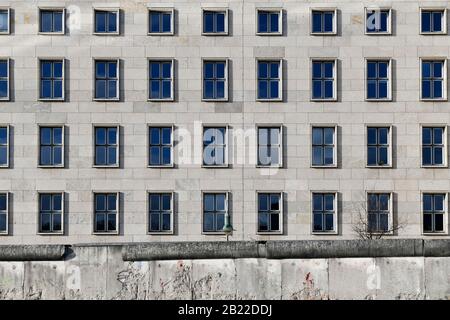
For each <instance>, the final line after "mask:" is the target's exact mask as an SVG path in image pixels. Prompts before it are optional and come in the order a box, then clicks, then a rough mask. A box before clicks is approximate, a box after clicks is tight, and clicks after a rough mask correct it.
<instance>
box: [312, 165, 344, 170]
mask: <svg viewBox="0 0 450 320" xmlns="http://www.w3.org/2000/svg"><path fill="white" fill-rule="evenodd" d="M310 167H311V168H314V169H336V168H337V164H330V165H318V164H312V165H311V166H310Z"/></svg>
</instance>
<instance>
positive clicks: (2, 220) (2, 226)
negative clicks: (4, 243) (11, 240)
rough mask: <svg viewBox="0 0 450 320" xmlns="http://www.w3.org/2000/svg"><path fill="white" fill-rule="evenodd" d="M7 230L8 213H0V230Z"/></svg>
mask: <svg viewBox="0 0 450 320" xmlns="http://www.w3.org/2000/svg"><path fill="white" fill-rule="evenodd" d="M5 231H6V214H2V213H0V232H5Z"/></svg>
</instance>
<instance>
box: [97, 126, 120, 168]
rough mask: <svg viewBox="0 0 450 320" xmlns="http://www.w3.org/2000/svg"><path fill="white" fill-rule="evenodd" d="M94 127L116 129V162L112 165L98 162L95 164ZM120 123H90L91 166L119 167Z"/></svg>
mask: <svg viewBox="0 0 450 320" xmlns="http://www.w3.org/2000/svg"><path fill="white" fill-rule="evenodd" d="M96 128H116V129H117V137H116V138H117V151H116V152H117V154H116V159H117V162H116V164H114V165H100V164H95V155H96V153H95V146H96V144H95V129H96ZM120 142H121V141H120V125H118V124H97V123H95V124H92V155H93V157H92V167H93V168H120V151H121V150H120V149H121V146H120V144H121V143H120Z"/></svg>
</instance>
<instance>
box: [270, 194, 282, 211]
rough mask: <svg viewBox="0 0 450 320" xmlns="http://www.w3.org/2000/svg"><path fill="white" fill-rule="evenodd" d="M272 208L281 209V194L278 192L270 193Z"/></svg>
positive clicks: (274, 209)
mask: <svg viewBox="0 0 450 320" xmlns="http://www.w3.org/2000/svg"><path fill="white" fill-rule="evenodd" d="M270 210H272V211H278V210H280V196H279V195H276V194H272V195H270Z"/></svg>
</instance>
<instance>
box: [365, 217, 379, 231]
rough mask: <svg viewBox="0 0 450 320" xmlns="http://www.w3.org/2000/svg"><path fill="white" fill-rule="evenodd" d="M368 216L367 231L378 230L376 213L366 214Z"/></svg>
mask: <svg viewBox="0 0 450 320" xmlns="http://www.w3.org/2000/svg"><path fill="white" fill-rule="evenodd" d="M367 218H368V221H367V222H368V226H367V229H368V230H369V231H372V232H374V231H378V226H377V215H376V214H368V216H367Z"/></svg>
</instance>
